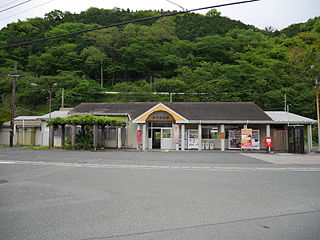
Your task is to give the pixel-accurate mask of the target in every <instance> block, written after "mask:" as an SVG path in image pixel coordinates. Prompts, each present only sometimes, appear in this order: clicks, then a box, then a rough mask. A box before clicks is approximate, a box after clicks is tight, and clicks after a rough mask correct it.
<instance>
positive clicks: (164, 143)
mask: <svg viewBox="0 0 320 240" xmlns="http://www.w3.org/2000/svg"><path fill="white" fill-rule="evenodd" d="M171 131H172V128H161V149H172V145H173V144H172V133H171Z"/></svg>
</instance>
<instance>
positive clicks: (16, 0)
mask: <svg viewBox="0 0 320 240" xmlns="http://www.w3.org/2000/svg"><path fill="white" fill-rule="evenodd" d="M18 1H19V0H15V1H13V2H11V3H7V4H5V5H2V6H1V7H0V8H3V7H6V6H8V5H11V4H12V3H15V2H18Z"/></svg>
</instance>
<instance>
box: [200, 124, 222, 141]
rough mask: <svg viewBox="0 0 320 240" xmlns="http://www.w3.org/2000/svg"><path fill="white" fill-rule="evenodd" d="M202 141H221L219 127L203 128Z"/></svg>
mask: <svg viewBox="0 0 320 240" xmlns="http://www.w3.org/2000/svg"><path fill="white" fill-rule="evenodd" d="M202 139H219V131H218V128H217V127H205V128H202Z"/></svg>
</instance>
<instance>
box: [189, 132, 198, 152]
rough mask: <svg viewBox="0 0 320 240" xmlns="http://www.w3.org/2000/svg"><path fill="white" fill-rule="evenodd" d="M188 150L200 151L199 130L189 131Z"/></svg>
mask: <svg viewBox="0 0 320 240" xmlns="http://www.w3.org/2000/svg"><path fill="white" fill-rule="evenodd" d="M188 149H199V134H198V130H197V129H189V130H188Z"/></svg>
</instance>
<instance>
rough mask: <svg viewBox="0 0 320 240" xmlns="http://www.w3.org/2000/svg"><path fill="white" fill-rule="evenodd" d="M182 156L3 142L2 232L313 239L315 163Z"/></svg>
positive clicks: (319, 172) (319, 194) (317, 213)
mask: <svg viewBox="0 0 320 240" xmlns="http://www.w3.org/2000/svg"><path fill="white" fill-rule="evenodd" d="M180 154H181V153H169V154H168V153H161V152H156V153H155V152H152V153H138V152H121V153H112V152H106V153H101V152H100V153H90V152H73V151H70V152H69V151H52V152H51V151H30V150H29V151H25V150H20V149H16V150H8V149H0V193H1V194H0V239H77V240H89V239H123V240H127V239H299V240H300V239H320V169H319V168H318V167H317V166H313V165H311V166H309V167H306V166H304V165H299V166H297V165H293V166H289V165H285V166H284V165H277V164H270V163H267V162H265V161H262V160H258V159H256V158H251V157H248V156H243V155H240V154H236V153H191V155H192V156H193V159H192V158H191V157H190V155H187V154H185V153H182V155H180ZM139 155H140V157H143V158H144V159H143V160H141V159H140V157H139ZM39 156H40V157H39ZM71 156H73V158H71ZM195 156H196V157H195ZM125 157H127V158H125ZM148 157H150V161H148ZM163 161H164V162H163ZM115 162H116V163H120V164H115ZM141 162H143V164H144V165H141V164H140V163H141ZM128 163H130V164H128ZM164 163H165V164H164ZM198 163H201V164H198ZM147 164H148V165H147ZM145 166H148V167H145ZM178 166H179V168H178ZM206 167H207V168H206ZM286 168H287V169H286ZM279 169H280V170H279ZM292 169H296V170H292Z"/></svg>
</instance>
